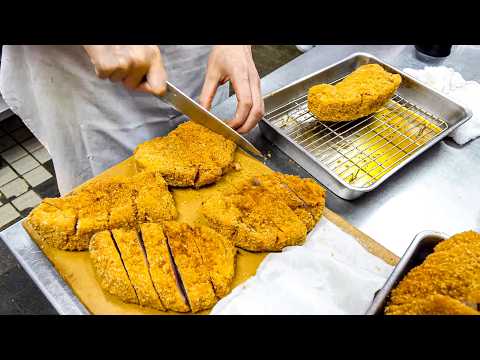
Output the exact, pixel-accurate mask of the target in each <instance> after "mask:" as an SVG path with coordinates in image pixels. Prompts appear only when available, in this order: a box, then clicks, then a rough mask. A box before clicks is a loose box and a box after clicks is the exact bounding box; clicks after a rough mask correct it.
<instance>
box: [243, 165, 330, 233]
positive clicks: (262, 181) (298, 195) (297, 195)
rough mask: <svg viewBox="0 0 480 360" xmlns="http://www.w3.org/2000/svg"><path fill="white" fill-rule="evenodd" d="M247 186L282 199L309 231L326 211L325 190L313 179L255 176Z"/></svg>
mask: <svg viewBox="0 0 480 360" xmlns="http://www.w3.org/2000/svg"><path fill="white" fill-rule="evenodd" d="M245 186H247V187H252V186H261V187H263V188H264V189H266V190H268V191H270V192H271V193H272V194H274V195H276V196H277V198H279V199H282V200H283V201H284V202H285V203H286V204H287V205H288V207H290V209H292V210H293V212H294V213H295V214H296V215H297V216H298V217H299V218H300V220H302V222H303V223H304V224H305V226H306V227H307V231H310V230H312V229H313V227H314V226H315V224H316V223H317V222H318V220H319V219H320V217H321V216H322V214H323V211H324V209H325V190H324V189H323V188H322V187H321V186H320V185H318V184H317V183H316V182H315V181H313V180H311V179H302V178H299V177H298V176H293V175H285V174H281V173H277V172H275V173H271V174H266V175H261V176H254V177H253V178H252V179H251V180H250V181H249V182H248V183H247V184H246V185H245Z"/></svg>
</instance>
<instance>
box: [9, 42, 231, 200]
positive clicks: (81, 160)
mask: <svg viewBox="0 0 480 360" xmlns="http://www.w3.org/2000/svg"><path fill="white" fill-rule="evenodd" d="M210 50H211V46H207V45H192V46H190V45H188V46H187V45H160V51H161V53H162V56H163V60H164V64H165V67H166V70H167V73H168V77H169V80H170V81H171V82H172V83H173V84H175V85H177V86H178V87H179V88H180V89H182V90H183V91H184V92H185V93H186V94H188V95H189V96H191V97H193V98H196V97H198V96H199V95H200V91H201V88H202V84H203V80H204V74H205V69H206V65H207V59H208V55H209V53H210ZM0 92H1V93H2V96H3V98H4V99H5V102H6V103H7V104H8V105H9V106H10V108H11V109H12V111H13V112H14V113H16V114H17V115H18V116H19V117H20V118H21V119H22V120H23V121H24V123H25V124H26V126H27V127H28V128H29V129H30V131H31V132H32V133H33V134H34V135H35V137H37V139H38V140H39V141H40V142H41V143H42V144H43V145H44V146H45V147H46V148H47V150H48V151H49V153H50V155H51V157H52V160H53V164H54V167H55V172H56V175H57V181H58V186H59V189H60V193H61V194H62V195H63V194H65V193H67V192H68V191H70V190H71V189H72V188H74V187H75V186H77V185H79V184H81V183H83V182H85V181H86V180H88V179H90V178H91V177H93V176H95V175H98V174H99V173H101V172H102V171H104V170H106V169H107V168H109V167H111V166H113V165H114V164H116V163H118V162H120V161H122V160H124V159H125V158H127V157H129V156H131V154H132V151H133V150H134V148H135V147H136V146H137V144H139V143H141V142H144V141H146V140H148V139H151V138H153V137H155V136H159V135H164V134H166V133H167V132H169V131H170V130H172V129H173V128H174V127H176V126H177V125H178V123H179V122H180V121H182V120H184V117H180V116H179V115H180V114H179V113H178V112H177V111H175V110H174V109H173V108H171V107H169V106H168V105H167V104H165V103H163V102H162V101H161V100H159V99H158V98H156V97H154V96H152V95H149V94H144V93H140V92H136V91H130V90H128V89H126V88H125V87H124V86H122V84H119V83H112V82H110V81H105V80H101V79H98V78H97V77H96V75H95V71H94V68H93V65H92V64H91V62H90V60H89V58H88V56H87V54H86V52H85V51H84V49H83V48H82V47H81V46H80V45H69V46H58V45H57V46H30V45H21V46H19V45H17V46H10V45H9V46H7V45H5V46H4V47H3V52H2V62H1V71H0ZM227 96H228V88H227V87H222V88H221V89H219V92H218V93H217V96H216V97H215V100H214V103H215V104H216V103H218V102H219V101H220V100H221V99H224V98H226V97H227Z"/></svg>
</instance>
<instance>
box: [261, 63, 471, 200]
mask: <svg viewBox="0 0 480 360" xmlns="http://www.w3.org/2000/svg"><path fill="white" fill-rule="evenodd" d="M369 63H377V64H380V65H382V66H383V67H384V68H385V69H386V70H387V71H390V72H393V73H398V74H400V75H401V76H402V84H401V85H400V88H399V89H398V91H397V93H396V94H395V95H394V97H393V98H392V99H391V100H390V101H389V102H388V103H387V104H386V105H385V106H384V108H382V109H380V110H379V111H378V112H376V113H375V114H372V115H370V116H368V117H365V118H362V119H359V120H356V121H350V122H327V121H322V122H320V121H318V120H316V119H315V118H314V116H313V115H312V114H311V113H310V112H309V111H308V108H307V92H308V89H309V88H310V87H311V86H313V85H316V84H319V83H330V84H333V83H335V82H338V81H340V80H341V79H343V78H344V77H345V76H347V75H348V74H350V73H351V72H353V71H354V70H355V69H356V68H358V67H359V66H361V65H365V64H369ZM264 100H265V112H266V115H265V116H264V118H263V119H262V121H261V122H260V124H259V127H260V130H261V132H262V133H263V134H264V135H265V137H267V138H268V139H269V140H270V141H271V142H273V143H275V144H276V145H277V146H278V147H279V148H280V149H281V150H282V151H283V152H285V153H286V154H287V155H289V156H290V157H291V158H292V159H293V160H295V161H296V162H297V163H298V164H299V165H300V166H302V167H303V168H304V169H305V170H306V171H308V172H309V173H310V174H311V175H312V176H313V177H315V178H316V179H317V180H318V181H319V182H320V183H322V184H323V185H324V186H326V187H327V188H328V189H330V190H331V191H332V192H333V193H334V194H336V195H338V196H339V197H341V198H343V199H346V200H353V199H355V198H358V197H359V196H361V195H363V194H365V193H367V192H369V191H372V190H373V189H375V188H377V187H378V186H380V184H381V183H383V182H384V181H386V180H387V179H388V178H389V177H390V176H392V175H393V174H394V173H395V172H397V171H398V170H400V169H401V168H402V167H403V166H405V165H406V164H408V163H409V162H410V161H412V160H413V159H415V158H416V157H417V156H419V155H420V154H421V153H423V152H424V151H425V150H427V149H428V148H430V147H431V146H433V145H434V144H435V143H437V142H438V141H440V140H441V139H443V138H444V137H446V136H447V135H448V134H449V133H451V132H452V131H453V130H455V129H456V128H457V127H458V126H460V125H462V124H463V123H464V122H465V121H467V120H468V119H470V117H471V116H472V113H471V111H470V110H469V109H467V108H465V107H463V106H462V105H460V104H458V103H456V102H455V101H453V100H452V99H450V98H448V97H446V96H444V95H442V94H441V93H439V92H437V91H436V90H434V89H432V88H430V87H428V86H425V85H423V84H421V83H419V82H418V81H417V80H415V79H414V78H412V77H410V76H409V75H407V74H405V73H403V72H402V71H401V70H399V69H397V68H394V67H393V66H391V65H388V64H386V63H385V62H383V61H381V60H379V59H377V58H376V57H374V56H372V55H370V54H366V53H355V54H352V55H351V56H349V57H348V58H346V59H344V60H342V61H339V62H337V63H335V64H333V65H331V66H329V67H327V68H325V69H322V70H320V71H317V72H315V73H313V74H311V75H308V76H306V77H304V78H302V79H300V80H298V81H296V82H294V83H292V84H290V85H287V86H285V87H283V88H281V89H279V90H277V91H274V92H272V93H270V94H269V95H267V96H266V97H265V98H264Z"/></svg>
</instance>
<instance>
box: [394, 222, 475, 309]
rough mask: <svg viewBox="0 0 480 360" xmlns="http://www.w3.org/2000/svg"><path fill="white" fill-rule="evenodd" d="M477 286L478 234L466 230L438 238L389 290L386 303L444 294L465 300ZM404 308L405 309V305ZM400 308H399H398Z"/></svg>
mask: <svg viewBox="0 0 480 360" xmlns="http://www.w3.org/2000/svg"><path fill="white" fill-rule="evenodd" d="M478 289H480V234H478V233H475V232H472V231H469V232H464V233H459V234H456V235H454V236H452V237H451V238H449V239H447V240H444V241H442V242H441V243H440V244H438V245H437V246H436V247H435V248H434V252H433V253H432V254H430V255H429V256H428V257H427V258H426V259H425V261H424V262H423V263H422V264H421V265H419V266H417V267H415V268H413V269H412V270H410V272H409V273H408V274H407V275H406V276H405V277H404V278H403V279H402V281H401V282H400V283H399V284H398V286H397V287H396V288H395V289H394V290H392V292H391V296H390V301H389V306H390V308H391V309H396V307H395V306H400V305H404V304H409V303H414V302H418V301H419V299H425V298H427V297H429V296H432V295H444V296H448V297H451V298H453V299H456V300H458V301H460V302H463V303H466V302H471V301H472V300H480V299H477V296H476V294H477V292H478ZM405 307H407V308H408V306H407V305H405ZM400 309H402V308H400Z"/></svg>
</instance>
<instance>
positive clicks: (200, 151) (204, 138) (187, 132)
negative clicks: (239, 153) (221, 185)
mask: <svg viewBox="0 0 480 360" xmlns="http://www.w3.org/2000/svg"><path fill="white" fill-rule="evenodd" d="M235 149H236V145H235V143H233V142H232V141H230V140H227V139H225V138H224V137H223V136H221V135H218V134H216V133H214V132H213V131H210V130H209V129H207V128H205V127H203V126H201V125H199V124H196V123H195V122H192V121H188V122H185V123H183V124H181V125H179V126H178V127H177V128H176V129H175V130H173V131H172V132H170V133H169V134H168V135H167V136H165V137H158V138H155V139H152V140H149V141H147V142H145V143H143V144H140V145H138V146H137V148H136V149H135V153H134V157H135V161H136V164H137V167H138V168H139V169H141V170H148V171H155V172H159V173H160V174H161V175H162V176H163V177H164V178H165V180H166V182H167V183H168V185H171V186H179V187H189V186H194V187H201V186H204V185H207V184H211V183H214V182H216V181H217V180H218V179H220V177H221V176H222V174H223V173H224V172H225V171H226V170H227V168H229V167H230V165H231V164H232V163H233V160H234V153H235Z"/></svg>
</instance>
